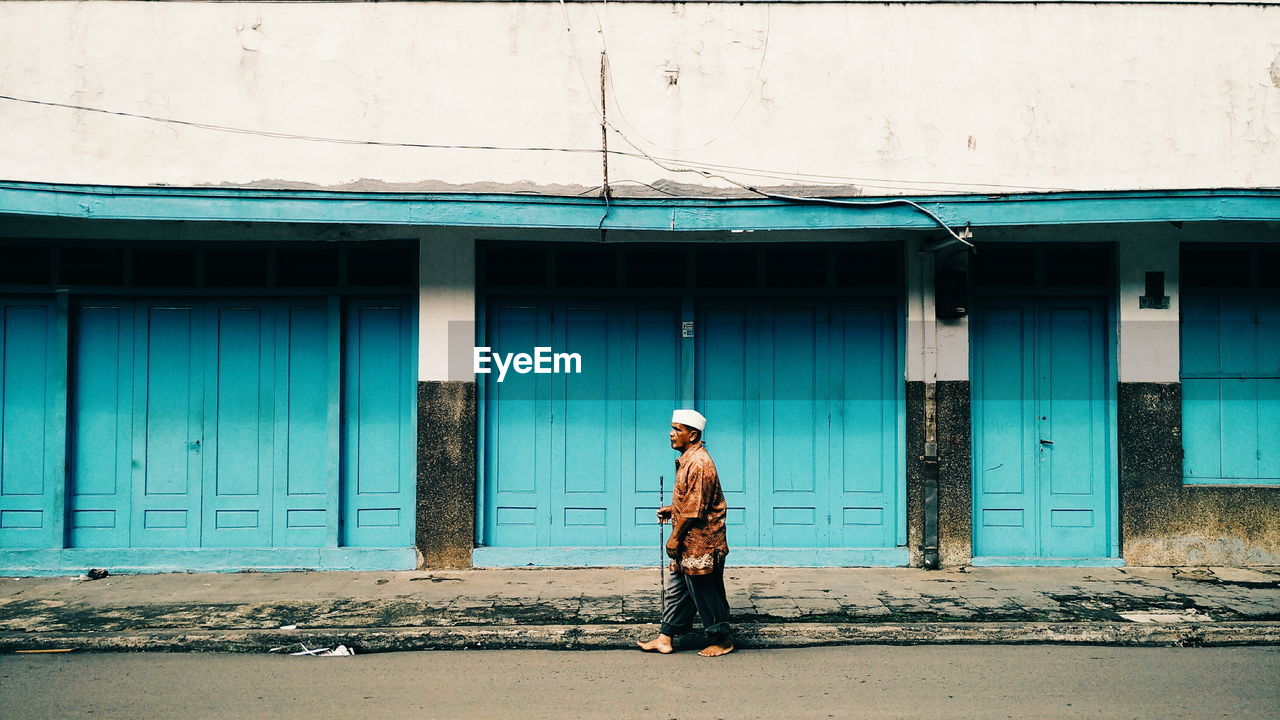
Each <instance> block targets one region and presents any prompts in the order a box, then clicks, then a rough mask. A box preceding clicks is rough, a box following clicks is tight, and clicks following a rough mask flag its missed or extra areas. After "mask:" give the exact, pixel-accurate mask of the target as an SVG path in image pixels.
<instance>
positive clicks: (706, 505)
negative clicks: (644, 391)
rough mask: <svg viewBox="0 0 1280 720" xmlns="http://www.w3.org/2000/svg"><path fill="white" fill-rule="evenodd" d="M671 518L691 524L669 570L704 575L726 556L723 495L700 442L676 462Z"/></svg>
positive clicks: (727, 549) (711, 462)
mask: <svg viewBox="0 0 1280 720" xmlns="http://www.w3.org/2000/svg"><path fill="white" fill-rule="evenodd" d="M671 515H672V517H680V518H687V519H689V520H690V521H691V522H690V524H689V529H688V530H687V531H686V532H685V535H684V541H683V542H682V543H681V546H680V554H679V555H678V556H677V557H676V558H675V559H674V560H673V561H672V563H671V569H672V570H673V571H675V572H679V573H683V574H685V575H707V574H709V573H711V572H712V571H714V570H715V569H716V565H717V564H718V563H720V562H721V561H723V560H724V556H725V555H728V554H729V543H728V541H727V540H726V539H725V534H724V518H725V504H724V493H723V492H721V491H720V477H719V475H717V474H716V464H715V463H714V462H713V461H712V460H711V456H710V455H708V454H707V450H706V448H704V447H703V446H702V443H700V442H699V443H696V444H694V445H691V446H690V447H689V448H688V449H687V450H685V451H684V453H683V454H681V455H680V457H679V458H678V459H677V460H676V487H675V491H674V492H673V493H672V495H671Z"/></svg>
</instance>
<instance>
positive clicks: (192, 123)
mask: <svg viewBox="0 0 1280 720" xmlns="http://www.w3.org/2000/svg"><path fill="white" fill-rule="evenodd" d="M0 100H9V101H12V102H19V103H27V104H30V105H44V106H46V107H56V108H64V109H67V110H80V111H82V112H92V113H100V114H102V115H118V116H120V117H127V118H135V119H138V120H150V121H152V122H159V123H168V124H171V125H183V126H186V127H193V128H199V129H201V130H214V131H217V132H225V133H234V134H238V135H254V136H258V137H266V138H273V139H276V140H307V141H311V142H325V143H334V144H338V145H374V146H378V147H405V148H423V149H428V150H500V151H507V152H559V153H574V154H587V155H594V154H598V153H599V152H600V150H598V149H593V148H561V147H517V146H509V145H446V144H440V143H419V142H391V141H387V140H357V139H352V138H339V137H327V136H323V135H299V134H295V133H285V132H275V131H272V130H254V129H250V128H241V127H235V126H232V125H217V124H214V123H206V122H200V121H196V120H179V119H177V118H166V117H157V116H155V115H144V114H142V113H131V112H124V111H122V110H107V109H105V108H97V107H90V106H88V105H73V104H71V103H60V102H51V101H48V100H34V99H31V98H20V97H14V96H12V95H0ZM620 154H630V153H620Z"/></svg>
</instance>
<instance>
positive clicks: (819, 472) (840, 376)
mask: <svg viewBox="0 0 1280 720" xmlns="http://www.w3.org/2000/svg"><path fill="white" fill-rule="evenodd" d="M698 302H699V309H698V313H697V321H696V324H695V326H696V337H695V338H692V339H682V337H681V332H680V317H681V315H680V312H679V310H680V308H679V305H678V302H677V301H676V300H674V299H673V300H670V301H664V300H654V301H631V300H620V299H613V298H583V299H575V300H566V299H550V298H545V299H502V298H499V299H494V300H492V301H491V302H490V304H489V309H488V315H487V325H486V337H485V341H484V345H487V346H489V347H491V348H492V349H493V352H494V353H516V352H532V350H533V348H535V347H538V346H544V347H552V348H553V349H554V350H556V351H571V352H575V353H580V354H581V356H582V358H583V365H582V373H581V374H542V375H537V374H525V375H517V374H515V373H514V372H510V371H509V372H508V374H507V376H506V378H505V379H504V380H503V381H501V382H499V381H498V375H497V373H496V370H495V371H494V372H491V373H489V374H488V375H485V376H484V377H483V382H484V391H485V402H484V477H485V483H484V493H485V494H484V498H483V529H482V532H483V538H484V544H485V545H487V546H490V547H497V548H533V547H543V548H547V547H575V548H582V547H591V548H616V547H636V546H651V547H652V546H653V545H654V543H655V542H656V537H657V534H658V531H657V529H656V528H655V524H654V517H653V510H654V508H656V507H657V506H658V504H659V503H660V496H659V493H658V489H659V488H658V485H659V477H660V476H665V478H666V488H665V489H666V491H667V493H668V494H669V493H670V491H671V487H672V482H673V479H674V478H673V475H674V467H673V461H674V459H675V454H674V453H673V452H672V451H671V450H670V448H669V446H668V443H667V427H668V424H669V421H670V417H671V410H672V409H673V408H675V407H676V406H678V405H680V404H682V397H683V396H684V393H685V392H687V391H688V390H693V399H694V405H696V406H697V407H698V408H699V409H701V410H702V412H703V413H705V414H706V415H707V416H708V417H709V418H710V422H711V424H710V425H709V427H708V430H707V435H706V440H707V446H708V448H709V449H710V451H711V453H712V456H713V457H714V458H715V460H716V464H717V466H718V468H719V471H720V478H721V483H722V485H723V488H724V492H725V497H726V501H727V504H728V506H729V512H728V525H729V534H730V538H729V540H730V544H731V545H732V546H736V547H738V548H850V547H854V548H894V547H896V546H898V545H901V544H903V543H905V537H903V519H902V518H901V517H900V516H901V515H902V512H901V507H902V505H901V497H900V492H901V491H900V488H901V478H902V462H903V458H902V443H901V434H902V422H903V421H902V416H901V408H902V402H901V397H900V393H901V391H902V387H903V384H902V380H901V366H902V363H901V354H900V351H899V347H898V345H899V342H898V340H899V328H898V324H897V322H896V317H897V313H896V311H895V308H896V306H895V304H894V303H893V302H892V301H891V300H886V299H879V298H876V299H868V300H849V301H837V300H830V299H817V300H795V301H782V300H770V301H763V300H699V301H698ZM689 340H692V342H689ZM685 368H688V370H687V372H689V374H688V375H685V374H684V373H685V372H686V370H685ZM682 378H686V379H687V382H688V383H691V386H689V387H686V384H685V383H682ZM495 557H502V558H509V560H508V562H514V563H519V562H524V561H526V560H527V558H529V557H532V556H529V555H527V554H526V555H521V554H519V553H513V554H510V555H499V556H495ZM589 557H590V556H589V555H583V554H581V553H578V554H575V555H572V556H566V557H564V558H563V560H564V561H565V562H570V563H576V564H581V563H582V562H584V560H589ZM601 557H605V556H601ZM609 557H613V556H609ZM644 557H646V558H647V557H649V556H648V555H645V556H644ZM738 557H739V558H743V557H746V555H744V553H742V552H739V553H738ZM761 557H762V558H763V557H764V556H761ZM807 557H808V558H809V559H808V560H806V556H801V555H797V556H796V557H795V558H792V559H789V560H787V562H790V561H792V560H794V561H797V562H800V563H805V562H807V561H809V562H811V561H812V556H811V554H809V555H808V556H807ZM495 564H501V561H495Z"/></svg>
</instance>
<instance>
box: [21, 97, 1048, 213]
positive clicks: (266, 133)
mask: <svg viewBox="0 0 1280 720" xmlns="http://www.w3.org/2000/svg"><path fill="white" fill-rule="evenodd" d="M0 100H7V101H10V102H17V103H24V104H29V105H37V106H44V107H53V108H62V109H67V110H76V111H80V112H91V113H97V114H101V115H112V116H118V117H126V118H132V119H137V120H147V121H150V122H157V123H166V124H170V125H179V126H184V127H191V128H197V129H201V130H208V131H214V132H225V133H232V134H238V135H249V136H256V137H265V138H271V139H276V140H301V141H307V142H323V143H331V144H338V145H366V146H374V147H403V148H417V149H427V150H488V151H498V152H555V153H568V154H581V155H593V154H597V153H600V152H602V151H601V150H599V149H595V148H565V147H541V146H510V145H465V144H445V143H423V142H403V141H388V140H366V139H354V138H341V137H332V136H321V135H302V134H297V133H286V132H279V131H273V130H259V129H253V128H244V127H236V126H232V125H220V124H215V123H207V122H202V121H196V120H183V119H179V118H169V117H160V116H156V115H147V114H143V113H133V112H127V111H123V110H110V109H106V108H100V107H92V106H88V105H77V104H72V103H60V102H53V101H48V100H36V99H34V98H23V97H16V96H13V95H0ZM592 107H593V108H596V105H595V102H594V100H592ZM596 109H597V112H598V108H596ZM608 126H609V128H610V129H612V130H613V131H614V132H616V133H618V134H619V135H620V136H621V135H623V134H624V133H623V132H622V131H621V130H620V129H619V128H618V127H617V126H615V125H614V124H612V123H608ZM633 147H635V145H634V144H633ZM637 150H638V148H637ZM607 152H608V154H609V155H610V156H612V157H622V158H633V159H641V160H648V161H652V160H653V159H654V158H655V157H656V158H657V159H658V160H662V161H663V162H666V163H669V164H671V165H678V166H682V167H688V168H690V169H691V170H702V169H706V170H726V171H734V172H736V173H737V174H743V175H749V176H752V177H761V178H769V179H776V180H782V181H787V182H795V181H797V180H802V181H803V180H805V179H813V180H835V181H844V182H817V183H810V184H816V185H827V186H830V187H841V186H842V185H848V184H853V185H860V186H863V187H874V188H880V189H885V190H918V191H920V192H928V193H939V192H942V193H949V192H958V191H954V190H941V189H939V187H937V186H933V183H930V182H928V181H909V180H892V179H887V178H859V177H850V176H839V175H819V174H814V173H799V172H790V171H779V170H767V169H763V168H749V167H744V166H738V165H726V164H718V163H707V162H695V161H691V160H682V159H677V158H661V157H657V156H653V155H651V154H649V153H647V152H642V151H638V152H626V151H622V150H609V151H607ZM876 183H897V184H891V185H883V184H876ZM908 183H909V184H908ZM937 185H940V186H968V187H975V188H999V189H1006V190H1024V191H1025V190H1033V191H1034V190H1044V191H1067V190H1070V188H1045V187H1035V186H1028V185H998V184H993V183H965V182H944V181H938V183H937Z"/></svg>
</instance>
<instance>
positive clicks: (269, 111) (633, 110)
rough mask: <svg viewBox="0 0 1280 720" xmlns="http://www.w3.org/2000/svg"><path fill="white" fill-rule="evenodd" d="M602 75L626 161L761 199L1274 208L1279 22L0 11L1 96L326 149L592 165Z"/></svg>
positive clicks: (218, 146)
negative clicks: (1133, 199) (1268, 204)
mask: <svg viewBox="0 0 1280 720" xmlns="http://www.w3.org/2000/svg"><path fill="white" fill-rule="evenodd" d="M566 12H567V17H568V21H569V25H570V27H572V28H573V32H572V35H571V34H569V33H568V32H566V14H565V13H566ZM603 48H607V51H608V58H609V67H610V69H611V73H610V75H611V79H610V83H609V87H608V94H609V96H610V100H609V103H608V109H609V116H610V118H611V119H612V121H613V122H614V124H615V126H616V128H617V129H618V130H620V131H621V132H622V133H623V134H625V136H626V137H627V138H628V139H629V140H630V141H631V142H633V143H634V144H635V145H636V146H638V147H639V148H642V149H643V150H644V151H646V152H648V153H650V154H652V155H655V156H660V157H665V158H673V159H676V160H680V161H689V162H697V163H703V164H707V165H715V166H718V167H719V168H720V171H721V172H722V173H723V174H725V175H729V176H731V177H733V178H735V179H738V180H741V181H744V182H748V183H752V184H758V185H805V184H811V185H819V184H822V183H830V184H832V185H833V186H834V187H831V188H828V192H832V193H840V194H849V193H853V192H864V193H867V194H884V193H909V194H919V193H931V192H940V191H948V190H955V191H994V190H1007V191H1020V190H1036V189H1089V190H1094V189H1136V188H1199V187H1221V186H1247V187H1259V186H1267V187H1272V186H1280V131H1277V128H1280V7H1276V6H1257V5H1240V6H1222V5H1216V6H1204V5H1195V4H1192V5H1127V4H1105V5H1091V4H1085V5H1071V4H1066V5H1048V4H1014V5H966V4H914V5H888V4H862V3H853V4H846V3H822V4H802V5H796V4H787V3H779V4H773V5H765V4H747V5H738V4H733V3H714V4H670V5H668V4H647V3H646V4H639V3H608V4H604V3H600V4H594V3H593V4H586V3H573V4H570V5H569V6H568V7H567V8H563V9H562V7H561V6H560V5H559V4H557V3H533V2H519V3H515V2H512V3H499V2H481V3H466V2H440V3H244V4H237V3H112V2H0V94H4V95H11V96H16V97H21V98H27V99H34V100H44V101H52V102H58V103H70V104H77V105H85V106H92V107H97V108H105V109H110V110H116V111H125V112H132V113H141V114H147V115H153V116H159V117H165V118H175V119H182V120H188V121H197V122H202V123H210V124H217V125H223V126H230V127H235V128H246V129H254V130H263V131H272V132H280V133H290V134H300V135H307V136H323V137H330V138H340V139H376V140H383V141H402V142H416V143H437V144H465V145H498V146H518V147H534V146H536V147H559V148H578V149H585V150H598V149H599V147H600V140H601V138H600V125H599V117H598V114H597V103H598V101H599V76H598V73H599V61H600V56H599V54H600V51H601V50H602V49H603ZM0 127H3V128H4V142H3V143H0V178H3V179H13V180H33V181H51V182H68V183H102V184H124V185H149V184H174V185H205V184H214V185H217V184H231V185H255V184H256V185H262V186H281V187H287V186H296V185H304V186H306V185H310V186H317V187H325V188H341V187H366V188H373V189H377V188H389V187H403V188H421V189H449V188H455V189H456V188H457V187H458V186H463V187H474V188H476V189H489V190H529V189H538V190H541V191H544V192H553V193H561V194H573V193H577V192H582V191H583V190H585V189H589V188H591V187H593V186H596V185H598V184H599V183H600V182H601V162H600V157H599V155H598V154H596V153H556V152H516V151H489V150H441V149H410V148H402V147H372V146H367V145H350V144H337V143H326V142H313V141H305V140H291V139H281V138H267V137H260V136H254V135H244V134H235V133H227V132H217V131H213V130H209V129H200V128H196V127H190V126H182V125H174V124H166V123H156V122H152V121H147V120H140V119H134V118H126V117H118V116H111V115H103V114H98V113H90V112H83V111H75V110H67V109H61V108H52V107H44V106H37V105H30V104H23V103H17V102H12V101H3V100H0ZM609 144H610V147H611V148H612V149H615V150H623V151H628V152H631V151H634V149H633V148H632V147H631V146H629V145H628V141H627V140H624V138H623V137H622V136H620V135H619V134H618V133H617V132H611V133H610V137H609ZM730 166H732V167H730ZM740 168H754V169H759V170H764V171H766V174H768V175H774V176H777V177H763V176H760V175H759V174H753V173H754V171H749V170H742V169H740ZM610 174H611V178H612V179H613V181H614V183H615V185H616V188H617V190H619V191H627V190H630V191H634V190H635V189H639V190H643V191H645V192H650V191H649V190H648V188H645V187H643V186H641V185H637V184H636V183H637V182H647V183H655V182H672V181H674V182H679V183H689V184H692V185H695V186H698V187H695V188H691V189H687V190H681V191H679V192H682V193H684V194H698V193H703V192H708V191H709V189H710V188H724V187H727V185H726V184H725V183H724V182H723V181H720V180H714V179H707V178H704V177H702V176H700V175H696V174H691V173H683V172H672V171H668V170H664V169H662V168H660V167H658V166H657V165H655V164H654V163H653V162H651V161H649V160H647V159H643V158H625V157H624V158H614V159H613V161H611V168H610ZM965 183H976V184H977V185H968V184H965ZM997 186H1007V187H997Z"/></svg>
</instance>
